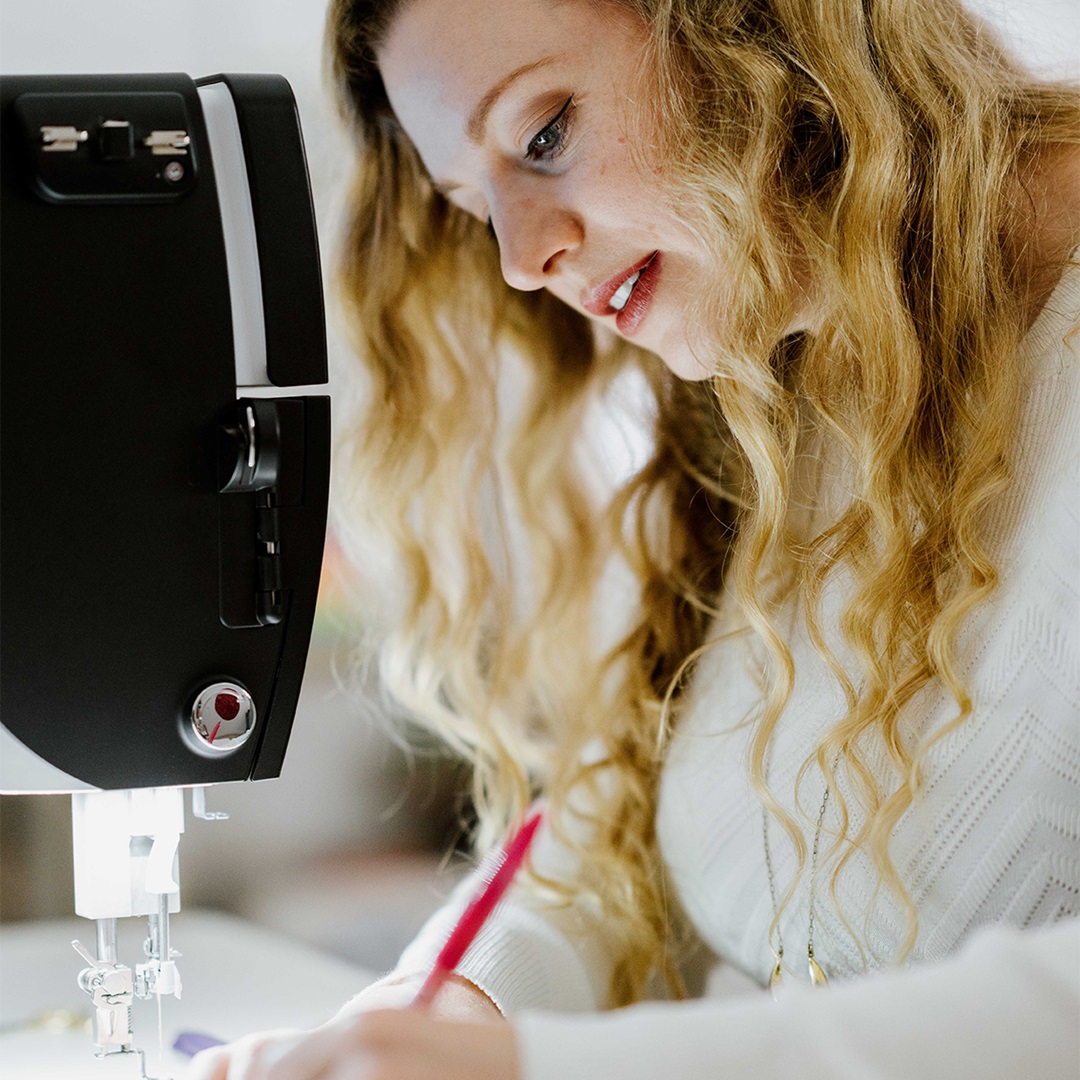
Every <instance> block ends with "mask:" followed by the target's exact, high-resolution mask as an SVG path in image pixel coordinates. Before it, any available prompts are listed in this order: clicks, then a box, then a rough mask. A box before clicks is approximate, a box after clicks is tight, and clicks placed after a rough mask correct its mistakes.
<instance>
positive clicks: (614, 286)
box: [583, 251, 660, 337]
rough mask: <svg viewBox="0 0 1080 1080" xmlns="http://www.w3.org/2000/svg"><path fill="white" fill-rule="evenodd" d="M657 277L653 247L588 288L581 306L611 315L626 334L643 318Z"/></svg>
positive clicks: (626, 335) (655, 255)
mask: <svg viewBox="0 0 1080 1080" xmlns="http://www.w3.org/2000/svg"><path fill="white" fill-rule="evenodd" d="M659 279H660V252H659V251H654V252H652V254H650V255H647V256H646V257H645V258H644V259H642V260H641V261H640V262H638V263H636V264H635V265H634V266H630V267H627V269H626V270H624V271H623V272H622V273H620V274H617V275H616V276H615V277H611V278H608V279H607V281H605V282H602V283H601V284H600V285H598V286H596V287H595V288H593V289H591V290H590V292H589V295H588V298H587V299H586V300H585V301H584V304H583V306H584V308H585V310H586V311H588V312H590V313H592V314H593V315H599V316H600V317H601V318H604V317H606V316H608V315H614V316H615V325H616V327H618V330H619V333H620V334H622V335H623V336H624V337H630V336H632V335H633V334H634V332H635V331H636V330H637V328H638V326H639V325H640V324H641V320H642V319H644V318H645V314H646V312H647V311H648V308H649V304H650V302H651V301H652V298H653V294H654V293H655V292H656V285H657V282H658V281H659Z"/></svg>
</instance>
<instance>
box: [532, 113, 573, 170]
mask: <svg viewBox="0 0 1080 1080" xmlns="http://www.w3.org/2000/svg"><path fill="white" fill-rule="evenodd" d="M573 101H574V99H573V98H572V97H569V98H567V99H566V104H565V105H563V107H562V108H561V109H560V110H559V111H558V112H557V113H556V114H555V117H554V119H553V120H551V121H550V122H549V123H548V125H547V126H546V127H544V128H543V129H542V130H540V131H538V132H537V133H536V134H535V135H534V136H533V137H532V139H531V140H530V142H529V146H528V149H527V150H526V151H525V157H526V158H527V159H528V160H529V161H550V160H551V159H552V158H555V157H558V156H559V154H561V153H562V151H563V149H564V148H565V146H566V134H567V131H568V130H569V127H570V115H571V114H570V106H571V105H572V104H573Z"/></svg>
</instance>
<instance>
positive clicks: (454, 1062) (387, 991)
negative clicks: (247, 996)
mask: <svg viewBox="0 0 1080 1080" xmlns="http://www.w3.org/2000/svg"><path fill="white" fill-rule="evenodd" d="M422 981H423V980H422V979H419V978H418V979H415V980H413V979H410V980H408V981H405V982H399V983H393V984H387V983H381V984H378V983H377V984H375V986H373V987H370V988H369V989H368V990H366V991H364V992H363V993H362V994H360V995H358V996H357V997H356V998H354V999H353V1001H351V1002H350V1003H349V1005H348V1006H346V1008H345V1009H344V1010H342V1012H341V1013H339V1014H338V1015H337V1016H336V1017H335V1018H334V1019H333V1020H331V1021H329V1022H328V1023H326V1024H323V1025H322V1026H321V1027H318V1028H315V1029H314V1030H313V1031H300V1030H281V1031H272V1032H264V1033H262V1034H259V1035H249V1036H247V1037H246V1038H244V1039H240V1040H239V1041H238V1042H235V1043H232V1044H230V1045H228V1046H222V1047H217V1048H215V1049H213V1050H207V1051H205V1052H204V1053H202V1054H199V1055H198V1057H196V1058H195V1060H194V1061H193V1062H192V1063H191V1067H190V1069H189V1071H188V1073H187V1074H186V1076H185V1080H316V1078H317V1080H519V1073H518V1064H517V1043H516V1040H515V1038H514V1031H513V1028H512V1027H511V1026H510V1025H509V1024H507V1023H505V1022H504V1021H503V1020H502V1019H501V1014H500V1013H499V1011H498V1010H497V1009H496V1008H495V1006H494V1005H493V1004H492V1003H491V1001H490V999H489V998H488V997H487V996H486V995H485V994H483V993H482V992H481V991H480V990H478V989H477V988H476V987H475V986H473V984H472V983H470V982H468V981H467V980H465V979H460V978H457V977H451V979H450V980H449V981H447V983H445V984H444V985H443V987H442V989H441V990H440V991H439V996H438V998H437V999H436V1001H435V1006H434V1009H433V1010H431V1011H420V1010H418V1009H407V1008H404V1007H403V1006H406V1005H408V1004H409V1003H410V1002H411V1001H412V999H413V997H414V996H415V994H416V991H417V989H418V988H419V985H420V983H421V982H422ZM388 1005H396V1006H399V1007H398V1008H386V1006H388ZM372 1010H375V1011H372Z"/></svg>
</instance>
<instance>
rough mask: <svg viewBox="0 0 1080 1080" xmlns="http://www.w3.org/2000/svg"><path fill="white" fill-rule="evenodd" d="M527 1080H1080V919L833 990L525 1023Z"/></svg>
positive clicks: (995, 932) (981, 938)
mask: <svg viewBox="0 0 1080 1080" xmlns="http://www.w3.org/2000/svg"><path fill="white" fill-rule="evenodd" d="M515 1027H516V1030H517V1033H518V1038H519V1046H520V1054H521V1068H522V1072H521V1075H522V1080H656V1077H659V1076H677V1077H679V1080H743V1078H747V1080H749V1078H751V1077H753V1078H754V1080H790V1078H791V1077H793V1076H797V1077H799V1078H800V1080H865V1078H866V1077H873V1078H874V1080H911V1078H912V1077H943V1078H944V1077H948V1078H949V1080H961V1078H967V1077H971V1078H972V1080H974V1078H978V1080H1052V1078H1053V1080H1057V1078H1061V1080H1065V1078H1067V1077H1076V1076H1078V1075H1080V920H1075V919H1070V920H1065V921H1063V922H1061V923H1059V924H1057V925H1056V926H1054V927H1052V928H1050V929H1042V930H1032V931H1026V932H1019V931H1016V930H1011V929H1003V928H991V929H989V930H987V931H984V932H983V933H982V934H980V935H978V936H976V937H975V938H973V939H972V941H971V942H970V943H969V945H968V946H967V947H966V948H964V949H963V950H961V951H960V952H959V953H957V954H956V955H954V956H952V957H949V958H947V959H946V960H943V961H941V962H937V963H927V964H923V965H920V966H918V967H914V968H909V969H906V970H903V971H895V972H888V973H881V974H875V975H868V976H865V977H863V978H861V979H857V980H851V981H850V982H845V983H841V984H837V985H834V986H832V987H830V988H829V989H828V990H826V991H821V990H816V991H815V990H810V989H796V990H794V991H792V992H789V993H788V994H787V996H785V997H783V998H782V999H781V1000H780V1001H779V1002H773V1001H772V1000H771V999H770V998H769V997H767V996H766V995H764V994H761V995H755V996H753V997H751V998H748V999H742V1000H740V1001H737V1002H731V1003H725V1002H719V1001H709V1000H703V1001H695V1002H684V1003H680V1004H650V1005H638V1006H632V1007H630V1008H627V1009H622V1010H618V1011H616V1012H611V1013H606V1014H603V1015H599V1016H592V1017H582V1016H577V1017H570V1016H559V1015H555V1014H550V1013H542V1012H527V1013H525V1014H523V1015H522V1016H520V1017H518V1018H517V1019H516V1020H515Z"/></svg>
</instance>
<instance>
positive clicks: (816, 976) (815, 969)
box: [807, 956, 829, 990]
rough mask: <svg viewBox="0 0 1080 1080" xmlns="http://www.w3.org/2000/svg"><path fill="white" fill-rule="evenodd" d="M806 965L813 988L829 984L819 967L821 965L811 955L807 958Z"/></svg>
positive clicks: (821, 987)
mask: <svg viewBox="0 0 1080 1080" xmlns="http://www.w3.org/2000/svg"><path fill="white" fill-rule="evenodd" d="M807 967H808V969H809V971H810V983H811V985H812V986H813V987H814V989H815V990H820V989H823V988H824V987H826V986H828V985H829V980H828V979H826V978H825V972H824V971H823V970H822V969H821V965H820V964H819V963H818V962H817V961H816V960H815V959H814V958H813V957H812V956H811V957H810V958H809V961H808V963H807Z"/></svg>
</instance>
